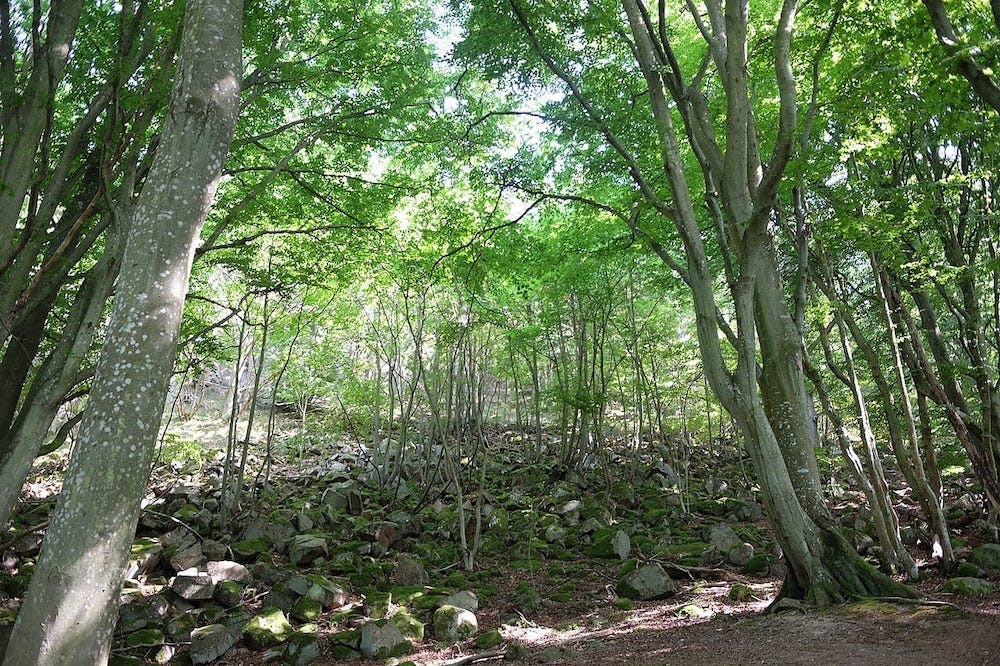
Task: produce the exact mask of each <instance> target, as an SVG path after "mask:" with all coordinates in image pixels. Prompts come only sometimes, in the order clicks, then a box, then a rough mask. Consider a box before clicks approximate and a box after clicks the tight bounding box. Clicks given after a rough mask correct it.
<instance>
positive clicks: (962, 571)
mask: <svg viewBox="0 0 1000 666" xmlns="http://www.w3.org/2000/svg"><path fill="white" fill-rule="evenodd" d="M983 573H984V572H983V570H982V569H980V568H979V567H977V566H976V565H975V564H973V563H972V562H959V564H958V567H957V568H956V569H955V575H956V576H959V577H971V578H982V576H983Z"/></svg>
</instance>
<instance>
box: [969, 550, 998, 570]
mask: <svg viewBox="0 0 1000 666" xmlns="http://www.w3.org/2000/svg"><path fill="white" fill-rule="evenodd" d="M969 561H970V562H972V563H973V564H975V565H976V566H978V567H980V568H982V569H984V570H986V571H1000V544H998V543H984V544H983V545H982V546H979V547H978V548H976V549H975V550H973V551H972V552H971V553H969Z"/></svg>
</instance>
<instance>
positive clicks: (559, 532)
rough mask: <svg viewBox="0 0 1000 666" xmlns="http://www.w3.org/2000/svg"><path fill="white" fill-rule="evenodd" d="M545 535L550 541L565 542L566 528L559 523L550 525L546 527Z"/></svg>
mask: <svg viewBox="0 0 1000 666" xmlns="http://www.w3.org/2000/svg"><path fill="white" fill-rule="evenodd" d="M544 537H545V540H546V541H547V542H549V543H565V542H566V530H565V529H564V528H562V527H559V526H558V525H549V526H548V527H546V528H545V534H544Z"/></svg>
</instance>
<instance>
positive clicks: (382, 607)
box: [364, 590, 392, 620]
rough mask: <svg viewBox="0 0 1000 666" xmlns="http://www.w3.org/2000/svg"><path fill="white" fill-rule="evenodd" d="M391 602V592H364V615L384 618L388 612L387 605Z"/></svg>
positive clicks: (379, 618)
mask: <svg viewBox="0 0 1000 666" xmlns="http://www.w3.org/2000/svg"><path fill="white" fill-rule="evenodd" d="M391 603H392V593H391V592H379V591H378V590H371V591H370V592H365V601H364V609H365V615H367V616H368V617H370V618H372V619H374V620H381V619H384V618H385V617H386V616H387V615H388V614H389V605H390V604H391Z"/></svg>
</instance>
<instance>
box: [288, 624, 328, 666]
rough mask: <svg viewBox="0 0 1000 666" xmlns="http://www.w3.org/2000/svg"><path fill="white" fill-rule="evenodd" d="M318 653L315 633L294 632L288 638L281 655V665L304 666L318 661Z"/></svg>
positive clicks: (319, 650) (319, 651) (317, 638)
mask: <svg viewBox="0 0 1000 666" xmlns="http://www.w3.org/2000/svg"><path fill="white" fill-rule="evenodd" d="M320 653H321V649H320V645H319V637H318V636H316V634H315V632H306V631H296V632H295V633H294V634H292V635H291V636H290V637H289V638H288V643H287V644H286V645H285V649H284V650H283V651H282V653H281V663H282V664H285V666H306V665H307V664H311V663H313V662H315V661H316V660H317V659H319V657H320Z"/></svg>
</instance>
